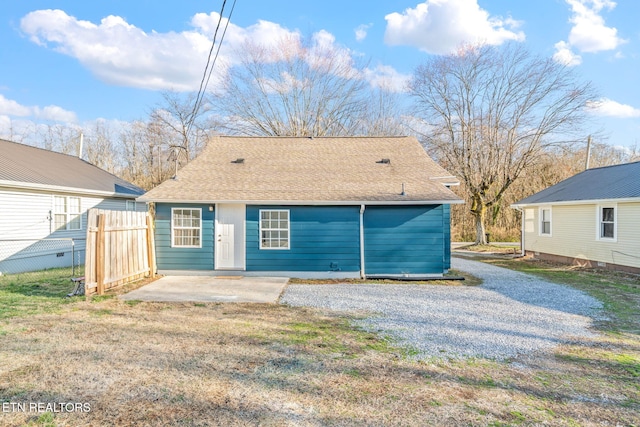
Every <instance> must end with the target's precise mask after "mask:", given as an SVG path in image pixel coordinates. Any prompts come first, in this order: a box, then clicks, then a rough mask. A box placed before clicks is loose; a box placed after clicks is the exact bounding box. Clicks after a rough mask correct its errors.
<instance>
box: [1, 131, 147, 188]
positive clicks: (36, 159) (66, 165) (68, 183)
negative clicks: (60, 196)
mask: <svg viewBox="0 0 640 427" xmlns="http://www.w3.org/2000/svg"><path fill="white" fill-rule="evenodd" d="M0 183H2V184H3V185H6V186H16V187H27V188H55V189H59V190H67V191H77V192H79V193H98V194H105V195H119V196H123V197H127V196H129V197H134V196H139V195H141V194H142V193H144V190H143V189H141V188H140V187H137V186H135V185H133V184H131V183H129V182H127V181H125V180H123V179H120V178H118V177H117V176H115V175H113V174H111V173H109V172H107V171H104V170H102V169H100V168H99V167H97V166H94V165H92V164H91V163H89V162H86V161H84V160H82V159H80V158H78V157H74V156H70V155H67V154H62V153H57V152H55V151H49V150H44V149H42V148H37V147H31V146H29V145H24V144H19V143H16V142H11V141H7V140H3V139H0Z"/></svg>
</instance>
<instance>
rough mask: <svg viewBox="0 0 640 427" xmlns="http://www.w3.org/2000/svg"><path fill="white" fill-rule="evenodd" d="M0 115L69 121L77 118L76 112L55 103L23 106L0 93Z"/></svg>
mask: <svg viewBox="0 0 640 427" xmlns="http://www.w3.org/2000/svg"><path fill="white" fill-rule="evenodd" d="M0 115H3V116H6V117H34V118H37V119H42V120H50V121H56V122H66V123H71V122H75V121H76V120H77V117H76V114H75V113H73V112H71V111H68V110H65V109H64V108H62V107H59V106H57V105H48V106H46V107H44V108H40V107H38V106H31V107H29V106H25V105H22V104H20V103H18V102H17V101H14V100H12V99H7V98H5V97H4V96H2V95H0Z"/></svg>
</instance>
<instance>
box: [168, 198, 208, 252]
mask: <svg viewBox="0 0 640 427" xmlns="http://www.w3.org/2000/svg"><path fill="white" fill-rule="evenodd" d="M201 236H202V209H191V208H172V209H171V246H172V247H174V248H201V247H202V239H201Z"/></svg>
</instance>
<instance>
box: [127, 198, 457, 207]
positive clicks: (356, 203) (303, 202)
mask: <svg viewBox="0 0 640 427" xmlns="http://www.w3.org/2000/svg"><path fill="white" fill-rule="evenodd" d="M136 201H139V202H147V203H151V202H153V203H192V204H207V203H228V204H244V205H293V206H298V205H321V206H329V205H333V206H360V205H399V206H401V205H449V204H464V200H462V199H454V200H188V199H179V200H177V199H162V198H145V197H138V198H137V199H136Z"/></svg>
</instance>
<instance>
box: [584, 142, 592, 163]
mask: <svg viewBox="0 0 640 427" xmlns="http://www.w3.org/2000/svg"><path fill="white" fill-rule="evenodd" d="M590 160H591V135H589V137H588V138H587V159H586V160H585V162H584V170H587V169H589V161H590Z"/></svg>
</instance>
